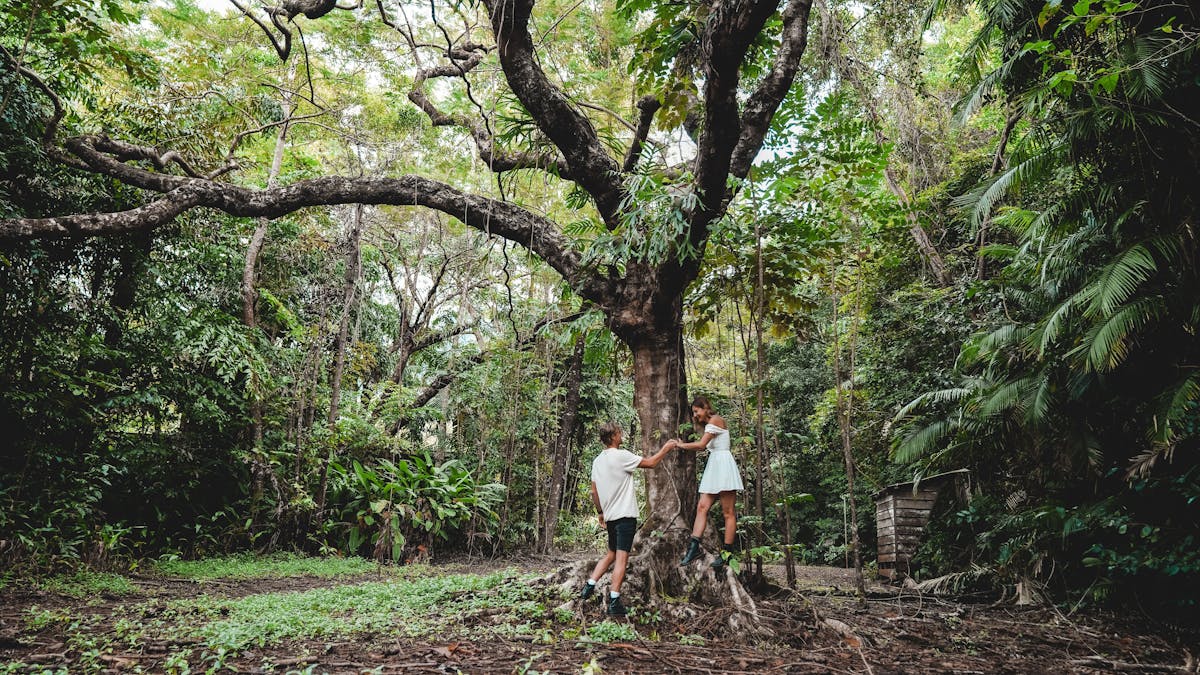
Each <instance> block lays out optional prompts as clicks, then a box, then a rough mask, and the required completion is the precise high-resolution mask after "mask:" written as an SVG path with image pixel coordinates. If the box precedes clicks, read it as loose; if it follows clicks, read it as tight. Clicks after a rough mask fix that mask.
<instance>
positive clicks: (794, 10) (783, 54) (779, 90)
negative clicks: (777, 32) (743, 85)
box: [729, 0, 812, 178]
mask: <svg viewBox="0 0 1200 675" xmlns="http://www.w3.org/2000/svg"><path fill="white" fill-rule="evenodd" d="M811 11H812V0H791V1H790V2H788V5H787V8H786V9H784V11H783V39H782V42H781V43H780V45H779V51H778V52H776V54H775V64H774V65H773V66H772V67H771V72H769V73H767V76H766V77H764V78H763V79H762V81H761V82H759V84H758V88H757V89H755V90H754V93H753V94H751V95H750V99H749V100H748V101H746V105H745V107H744V108H743V110H742V133H741V136H739V137H738V142H737V147H735V148H734V151H733V157H732V159H731V161H730V167H729V171H730V173H731V174H733V175H734V176H737V177H738V178H745V177H746V175H747V174H748V173H750V165H751V164H752V163H753V162H754V156H755V155H757V154H758V151H759V150H760V149H761V148H762V144H763V140H764V139H765V138H766V136H767V131H768V130H769V129H770V128H771V118H772V117H774V115H775V111H776V110H777V109H778V108H779V104H780V103H782V102H783V99H784V97H786V96H787V93H788V90H790V89H791V88H792V82H794V81H795V79H796V71H797V70H798V69H799V68H800V57H801V56H803V55H804V50H805V48H807V46H808V16H809V13H810V12H811Z"/></svg>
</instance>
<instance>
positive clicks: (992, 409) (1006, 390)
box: [979, 377, 1033, 417]
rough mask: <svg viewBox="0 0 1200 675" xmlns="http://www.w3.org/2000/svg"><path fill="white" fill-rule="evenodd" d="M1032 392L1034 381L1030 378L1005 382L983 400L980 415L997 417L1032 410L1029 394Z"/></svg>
mask: <svg viewBox="0 0 1200 675" xmlns="http://www.w3.org/2000/svg"><path fill="white" fill-rule="evenodd" d="M1032 390H1033V379H1032V378H1029V377H1022V378H1018V379H1016V380H1012V381H1009V382H1005V383H1004V384H1001V385H1000V386H999V387H996V389H995V390H993V391H992V393H991V395H990V396H988V397H987V398H986V399H984V400H983V404H982V405H981V406H980V408H979V414H980V415H981V416H983V417H995V416H997V415H1000V414H1001V413H1003V412H1005V411H1008V410H1014V411H1016V412H1024V411H1026V410H1028V409H1029V408H1030V401H1029V393H1030V392H1031V391H1032Z"/></svg>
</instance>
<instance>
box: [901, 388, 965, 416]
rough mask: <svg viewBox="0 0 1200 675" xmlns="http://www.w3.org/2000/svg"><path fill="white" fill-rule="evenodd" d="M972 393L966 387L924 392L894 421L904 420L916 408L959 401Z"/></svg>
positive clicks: (904, 408) (905, 407)
mask: <svg viewBox="0 0 1200 675" xmlns="http://www.w3.org/2000/svg"><path fill="white" fill-rule="evenodd" d="M971 394H972V390H971V389H968V388H966V387H955V388H951V389H938V390H936V391H927V392H925V393H924V394H921V395H920V396H918V397H916V398H914V399H913V400H911V401H909V402H908V403H907V404H906V405H905V406H904V407H903V408H901V409H900V411H899V412H897V413H896V415H895V417H893V418H892V423H897V422H900V421H903V420H904V418H906V417H908V416H909V415H910V414H911V413H912V412H913V411H914V410H917V409H918V408H922V407H924V406H926V405H929V404H934V403H957V402H959V401H962V400H963V399H965V398H967V397H968V396H970V395H971Z"/></svg>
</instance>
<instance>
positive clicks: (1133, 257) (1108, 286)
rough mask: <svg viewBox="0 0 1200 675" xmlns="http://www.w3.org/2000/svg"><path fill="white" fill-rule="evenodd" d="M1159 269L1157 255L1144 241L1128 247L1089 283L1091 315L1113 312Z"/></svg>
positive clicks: (1088, 310) (1089, 309) (1088, 314)
mask: <svg viewBox="0 0 1200 675" xmlns="http://www.w3.org/2000/svg"><path fill="white" fill-rule="evenodd" d="M1156 271H1158V265H1157V264H1156V263H1155V261H1154V255H1153V254H1152V253H1150V249H1148V248H1146V246H1145V245H1144V244H1142V243H1138V244H1134V245H1133V246H1131V247H1129V248H1128V249H1125V251H1124V252H1122V253H1121V254H1119V255H1118V256H1117V257H1116V258H1115V259H1113V261H1112V262H1110V263H1109V264H1107V265H1105V266H1104V269H1102V270H1101V271H1100V274H1099V275H1097V277H1096V279H1095V280H1094V281H1093V282H1092V283H1091V284H1089V287H1090V288H1091V292H1090V293H1089V295H1090V296H1091V302H1090V303H1089V307H1088V309H1087V311H1086V312H1085V314H1086V315H1087V316H1089V317H1094V316H1109V315H1111V314H1112V313H1113V312H1114V311H1115V310H1116V308H1117V307H1118V306H1120V305H1122V304H1123V303H1124V302H1125V301H1126V300H1128V299H1129V298H1131V297H1132V296H1133V294H1134V293H1135V292H1136V291H1137V289H1138V287H1139V286H1141V285H1142V283H1144V282H1145V281H1146V280H1147V279H1149V278H1150V277H1151V276H1152V275H1153V274H1154V273H1155V272H1156Z"/></svg>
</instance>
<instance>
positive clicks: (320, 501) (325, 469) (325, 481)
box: [313, 204, 363, 525]
mask: <svg viewBox="0 0 1200 675" xmlns="http://www.w3.org/2000/svg"><path fill="white" fill-rule="evenodd" d="M362 213H363V207H362V204H355V205H354V217H353V218H352V219H351V221H350V232H349V233H348V237H347V239H348V241H347V242H346V270H345V276H344V279H345V283H344V284H343V286H342V313H341V316H340V317H339V318H338V333H337V339H336V340H335V341H334V351H333V371H332V372H331V373H330V375H329V415H328V417H326V420H325V421H326V424H328V425H329V435H330V445H329V450H328V452H326V453H325V457H324V458H323V459H322V460H321V482H320V485H319V486H318V487H317V500H316V502H317V508H316V510H315V511H314V512H313V519H314V520H313V524H314V525H316V524H319V523H320V521H321V519H322V518H324V517H325V493H326V491H327V490H328V489H329V463H330V462H331V461H333V455H334V454H335V453H336V452H337V447H338V441H337V423H338V416H339V413H340V410H341V397H342V373H343V372H344V370H345V367H346V337H347V334H348V333H349V329H350V314H351V313H352V312H353V311H354V299H355V296H356V295H357V292H358V276H359V265H360V262H361V260H360V258H361V257H360V255H359V250H360V242H361V241H362Z"/></svg>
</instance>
